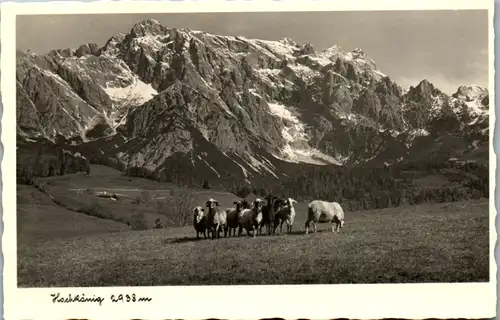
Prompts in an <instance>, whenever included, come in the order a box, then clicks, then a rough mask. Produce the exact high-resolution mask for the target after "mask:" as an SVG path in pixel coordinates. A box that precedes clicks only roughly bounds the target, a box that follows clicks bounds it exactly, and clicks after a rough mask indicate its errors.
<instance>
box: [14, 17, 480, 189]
mask: <svg viewBox="0 0 500 320" xmlns="http://www.w3.org/2000/svg"><path fill="white" fill-rule="evenodd" d="M423 78H425V77H423ZM16 83H17V132H18V141H19V140H20V141H22V143H21V144H19V143H18V148H20V146H21V147H22V148H33V147H34V146H36V145H37V144H38V143H39V142H40V140H43V141H44V143H45V144H44V145H46V143H48V141H49V142H50V143H53V144H54V146H58V147H59V148H63V149H66V150H71V151H73V152H80V153H81V154H82V155H84V156H85V157H86V158H88V159H89V160H90V161H91V162H95V163H105V164H110V165H113V166H115V167H118V168H120V169H121V170H123V171H128V172H129V173H133V172H134V170H135V171H140V172H147V173H148V174H149V175H151V176H152V177H153V178H158V179H160V180H169V179H171V177H172V176H174V175H189V176H193V177H197V178H198V177H203V179H210V180H217V179H221V180H224V179H241V180H244V179H246V180H248V181H252V180H254V179H263V178H265V179H268V178H271V179H279V178H280V177H285V176H287V175H290V174H292V173H293V172H296V171H300V170H301V168H302V167H304V166H365V165H366V166H383V165H384V164H385V165H386V166H387V165H389V166H390V165H392V164H394V163H398V162H401V161H419V160H420V159H425V160H428V159H437V160H449V159H450V158H456V159H464V160H474V161H485V162H487V161H488V142H489V117H488V112H489V111H488V110H489V99H488V97H489V96H488V90H487V89H486V88H482V87H480V86H475V85H463V86H460V87H459V88H457V91H456V93H455V94H453V95H452V96H448V95H446V94H445V93H443V92H442V91H440V90H439V89H438V88H436V87H435V86H434V85H433V84H432V83H430V82H429V81H427V80H425V79H424V80H422V81H421V82H420V83H418V84H416V85H415V86H412V87H410V88H409V89H407V90H403V89H402V88H401V87H400V86H399V85H398V84H397V83H395V82H394V81H393V80H392V79H391V78H390V77H388V76H386V75H385V74H384V73H383V72H382V71H380V70H378V68H377V66H376V64H375V62H374V61H373V60H372V59H371V58H370V57H368V55H367V54H366V53H365V52H363V50H361V49H355V50H353V51H351V52H347V51H344V50H343V49H342V48H340V47H338V46H335V45H334V46H332V47H330V48H328V49H326V50H323V51H318V50H316V49H315V48H314V47H313V46H312V45H311V44H309V43H306V44H298V43H296V42H294V41H293V40H291V39H288V38H286V39H282V40H279V41H268V40H257V39H247V38H245V37H232V36H219V35H212V34H209V33H206V32H202V31H194V30H187V29H176V28H169V27H167V26H164V25H162V24H160V23H159V22H157V21H155V20H145V21H142V22H140V23H137V24H135V25H134V26H133V27H132V29H131V30H130V32H129V33H127V34H117V35H115V36H113V37H111V38H110V39H109V40H108V41H107V42H106V44H105V45H104V46H102V47H100V46H99V45H97V44H92V43H91V44H84V45H81V46H80V47H79V48H77V49H58V50H52V51H51V52H49V53H48V54H43V55H42V54H35V53H33V52H30V51H27V52H20V51H19V52H18V53H17V74H16ZM18 150H19V149H18Z"/></svg>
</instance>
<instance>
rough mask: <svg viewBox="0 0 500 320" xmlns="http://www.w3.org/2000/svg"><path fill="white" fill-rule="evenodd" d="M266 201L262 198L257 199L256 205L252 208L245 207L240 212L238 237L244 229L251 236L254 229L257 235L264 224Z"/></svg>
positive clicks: (254, 233)
mask: <svg viewBox="0 0 500 320" xmlns="http://www.w3.org/2000/svg"><path fill="white" fill-rule="evenodd" d="M263 204H264V201H263V200H262V199H259V198H257V199H255V201H254V206H253V208H251V209H243V210H241V212H240V213H239V214H238V224H239V230H238V237H239V236H240V234H241V232H242V229H245V230H246V231H247V234H248V235H249V236H250V231H253V237H254V238H255V237H256V236H257V233H258V231H259V229H260V226H261V224H262V206H263Z"/></svg>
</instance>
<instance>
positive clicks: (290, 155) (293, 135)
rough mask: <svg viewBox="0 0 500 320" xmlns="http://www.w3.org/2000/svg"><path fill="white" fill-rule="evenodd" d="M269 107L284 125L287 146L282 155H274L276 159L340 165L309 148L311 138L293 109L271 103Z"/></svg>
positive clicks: (331, 158) (284, 138) (282, 149)
mask: <svg viewBox="0 0 500 320" xmlns="http://www.w3.org/2000/svg"><path fill="white" fill-rule="evenodd" d="M268 106H269V110H270V112H271V114H273V115H275V116H277V117H279V118H281V119H282V120H283V125H284V127H283V130H282V132H281V134H282V137H283V140H284V142H285V145H284V147H283V148H281V150H280V153H281V154H279V155H274V156H275V157H276V158H278V159H281V160H283V161H287V162H306V163H312V164H319V165H325V164H329V163H334V164H338V163H339V161H338V160H336V159H334V158H333V157H330V156H327V155H325V154H323V153H322V152H320V151H318V150H315V149H312V148H311V147H310V146H309V143H308V140H309V136H308V135H307V133H306V131H305V129H306V128H305V125H304V124H303V123H302V122H301V121H300V120H299V119H298V117H297V116H296V115H294V114H293V113H292V111H293V112H294V110H293V108H291V107H286V106H284V105H282V104H279V103H269V102H268Z"/></svg>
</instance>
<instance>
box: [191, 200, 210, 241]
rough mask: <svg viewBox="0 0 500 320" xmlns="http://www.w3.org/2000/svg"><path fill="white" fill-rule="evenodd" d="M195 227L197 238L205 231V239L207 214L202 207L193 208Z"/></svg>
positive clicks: (205, 234) (204, 234)
mask: <svg viewBox="0 0 500 320" xmlns="http://www.w3.org/2000/svg"><path fill="white" fill-rule="evenodd" d="M193 227H194V230H195V231H196V239H200V233H203V236H204V237H205V239H206V238H207V227H208V226H207V215H206V214H205V209H203V208H202V207H195V208H194V209H193Z"/></svg>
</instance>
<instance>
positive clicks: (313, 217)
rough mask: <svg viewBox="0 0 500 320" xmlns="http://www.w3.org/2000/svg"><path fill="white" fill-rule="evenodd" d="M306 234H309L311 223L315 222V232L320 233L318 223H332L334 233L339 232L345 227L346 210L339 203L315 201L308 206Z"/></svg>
mask: <svg viewBox="0 0 500 320" xmlns="http://www.w3.org/2000/svg"><path fill="white" fill-rule="evenodd" d="M307 208H308V210H307V221H306V223H305V229H306V234H308V233H309V223H310V222H313V224H314V232H318V229H317V227H316V224H317V223H328V222H331V223H332V232H336V231H337V232H339V231H340V228H343V227H344V210H343V209H342V207H341V206H340V204H338V203H337V202H328V201H322V200H314V201H311V202H310V203H309V205H308V206H307Z"/></svg>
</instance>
